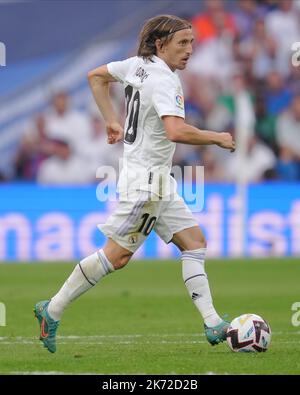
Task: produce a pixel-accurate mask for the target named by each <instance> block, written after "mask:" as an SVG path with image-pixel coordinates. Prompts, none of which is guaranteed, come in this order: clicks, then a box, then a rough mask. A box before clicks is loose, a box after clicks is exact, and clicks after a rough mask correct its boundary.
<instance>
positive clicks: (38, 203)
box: [0, 0, 300, 261]
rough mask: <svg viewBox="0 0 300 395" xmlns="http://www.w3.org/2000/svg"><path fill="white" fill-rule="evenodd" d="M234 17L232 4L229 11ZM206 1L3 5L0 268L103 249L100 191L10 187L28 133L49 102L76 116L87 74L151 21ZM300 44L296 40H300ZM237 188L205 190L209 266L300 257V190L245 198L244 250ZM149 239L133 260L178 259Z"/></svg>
mask: <svg viewBox="0 0 300 395" xmlns="http://www.w3.org/2000/svg"><path fill="white" fill-rule="evenodd" d="M228 7H229V8H230V7H231V3H230V2H228ZM202 9H203V3H202V2H201V1H196V0H195V1H194V0H185V1H177V0H173V1H172V0H170V1H167V0H166V1H164V0H162V1H152V0H143V1H139V0H132V1H131V0H129V1H59V2H53V1H35V2H30V3H28V2H11V3H1V4H0V42H3V43H5V45H6V67H0V170H1V173H2V174H4V175H5V178H6V179H7V180H9V181H6V182H3V183H1V184H0V261H7V260H11V261H14V260H17V261H34V260H38V261H41V260H72V259H79V258H81V257H83V256H85V255H87V254H89V253H91V252H92V251H94V249H95V248H96V247H97V246H99V245H101V244H102V243H103V240H104V238H103V235H101V233H100V232H99V231H98V230H97V227H96V225H97V224H98V223H101V222H104V221H105V218H106V217H107V216H108V215H109V213H110V212H111V211H112V210H113V208H114V205H113V203H112V204H103V203H101V202H99V201H98V200H97V198H96V185H95V184H94V185H86V186H81V187H76V188H75V187H73V188H72V187H50V186H39V185H36V184H35V183H25V182H21V183H20V182H14V181H12V180H11V174H12V166H13V157H14V156H13V155H14V153H15V152H16V149H17V147H18V144H19V140H20V138H21V134H22V128H21V127H20V125H23V124H24V123H25V122H27V121H28V120H29V119H30V118H31V117H32V116H33V114H35V113H36V112H38V111H41V110H43V109H45V108H46V107H47V105H48V99H49V92H51V91H52V89H56V88H57V87H59V88H63V89H67V90H68V91H69V92H70V94H71V96H72V98H73V100H74V103H75V105H76V107H77V108H78V109H82V108H84V105H85V102H86V100H87V96H89V95H90V92H89V90H88V86H87V82H86V72H87V71H88V70H90V69H91V68H93V67H96V66H98V65H99V64H103V63H105V62H108V61H112V60H117V59H120V58H125V57H126V56H128V53H129V52H130V51H131V50H132V47H133V46H134V43H135V42H136V35H137V33H138V31H139V29H140V27H141V25H142V23H143V21H144V19H145V18H149V17H151V16H154V15H156V14H160V13H172V14H178V15H181V16H185V15H187V16H190V15H192V14H195V13H197V12H200V11H201V10H202ZM299 41H300V40H299ZM236 194H237V189H236V186H235V185H234V184H220V183H211V184H207V185H206V187H205V205H204V210H203V211H202V212H201V213H196V214H195V216H196V218H197V219H198V221H199V224H200V225H202V227H203V229H204V231H205V234H206V236H207V238H208V245H209V254H210V256H211V257H234V256H245V255H246V256H252V257H254V256H300V183H299V182H290V183H285V182H282V181H268V182H264V183H259V184H256V185H250V186H249V188H248V202H249V207H248V213H247V216H246V224H245V227H246V231H247V238H246V245H243V240H241V239H240V237H239V229H240V228H239V226H240V221H241V218H240V217H239V213H238V210H237V207H238V202H236V199H235V198H236ZM177 254H178V252H177V251H176V249H175V248H174V247H172V246H166V245H164V244H163V242H161V241H160V240H159V239H158V238H157V237H156V235H155V234H151V235H150V237H149V239H148V241H147V242H146V243H145V245H144V246H143V247H142V248H141V249H140V250H139V251H138V253H137V255H136V257H137V258H153V257H161V258H168V257H171V256H177Z"/></svg>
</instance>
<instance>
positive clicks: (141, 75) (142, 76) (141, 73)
mask: <svg viewBox="0 0 300 395" xmlns="http://www.w3.org/2000/svg"><path fill="white" fill-rule="evenodd" d="M135 75H136V76H137V77H139V78H140V80H141V82H144V80H145V79H146V78H148V77H149V74H147V73H146V71H145V70H144V69H143V68H142V67H139V68H138V69H137V70H136V72H135Z"/></svg>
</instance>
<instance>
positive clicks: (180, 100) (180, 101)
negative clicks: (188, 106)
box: [175, 93, 184, 110]
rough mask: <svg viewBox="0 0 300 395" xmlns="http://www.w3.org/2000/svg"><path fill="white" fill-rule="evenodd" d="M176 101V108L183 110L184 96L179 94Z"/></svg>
mask: <svg viewBox="0 0 300 395" xmlns="http://www.w3.org/2000/svg"><path fill="white" fill-rule="evenodd" d="M175 101H176V106H177V107H179V108H181V109H182V110H183V109H184V98H183V96H182V95H180V94H178V93H177V95H176V96H175Z"/></svg>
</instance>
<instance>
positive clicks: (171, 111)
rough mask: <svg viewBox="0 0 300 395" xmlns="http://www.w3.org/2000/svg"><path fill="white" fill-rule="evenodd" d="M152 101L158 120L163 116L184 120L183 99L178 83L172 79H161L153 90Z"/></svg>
mask: <svg viewBox="0 0 300 395" xmlns="http://www.w3.org/2000/svg"><path fill="white" fill-rule="evenodd" d="M152 101H153V106H154V108H155V110H156V112H157V114H158V115H159V117H160V118H161V117H162V116H164V115H174V116H177V117H181V118H185V112H184V98H183V93H182V88H181V84H180V82H179V81H178V82H177V81H176V80H175V79H172V78H167V79H164V80H163V79H161V80H160V81H159V83H157V84H156V86H155V87H154V89H153V95H152Z"/></svg>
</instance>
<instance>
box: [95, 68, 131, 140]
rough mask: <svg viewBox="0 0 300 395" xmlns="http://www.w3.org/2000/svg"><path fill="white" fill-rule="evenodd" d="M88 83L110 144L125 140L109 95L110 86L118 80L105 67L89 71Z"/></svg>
mask: <svg viewBox="0 0 300 395" xmlns="http://www.w3.org/2000/svg"><path fill="white" fill-rule="evenodd" d="M88 81H89V84H90V87H91V90H92V93H93V96H94V99H95V101H96V103H97V106H98V108H99V110H100V112H101V114H102V116H103V118H104V121H105V124H106V130H107V138H108V143H109V144H114V143H116V142H118V141H121V140H122V139H123V128H122V126H121V125H120V124H119V121H118V117H117V115H116V113H115V110H114V108H113V104H112V101H111V98H110V95H109V84H110V83H111V82H115V81H117V80H116V79H115V78H114V77H113V76H112V75H110V74H109V72H108V69H107V66H106V65H103V66H100V67H97V68H96V69H94V70H91V71H89V73H88Z"/></svg>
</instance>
